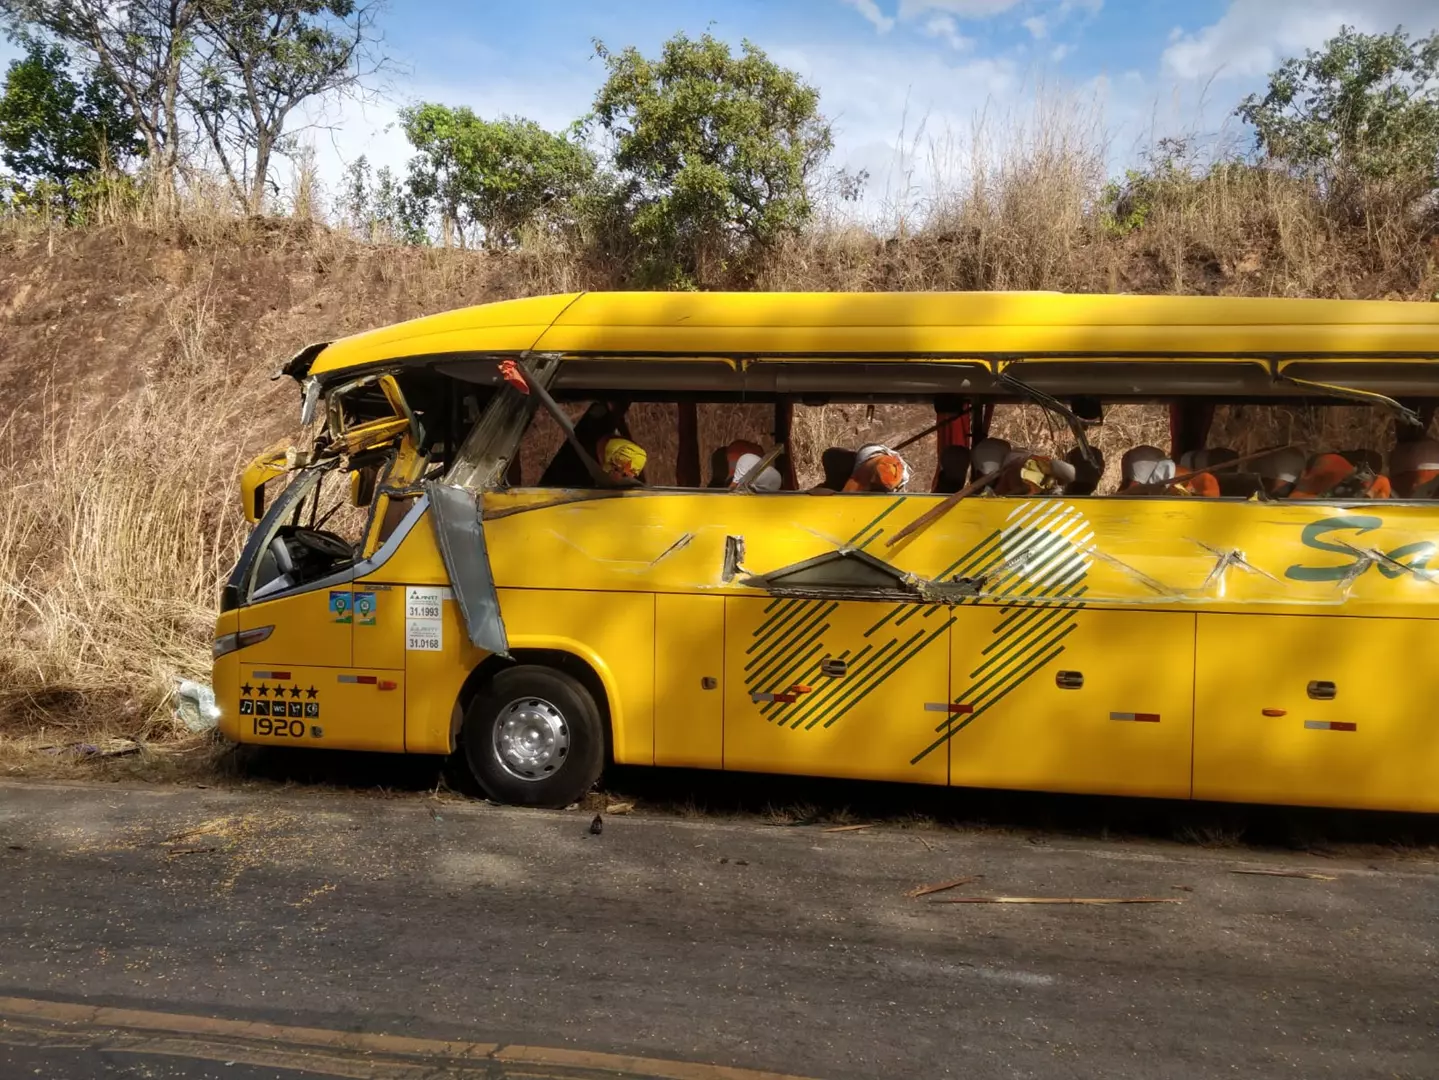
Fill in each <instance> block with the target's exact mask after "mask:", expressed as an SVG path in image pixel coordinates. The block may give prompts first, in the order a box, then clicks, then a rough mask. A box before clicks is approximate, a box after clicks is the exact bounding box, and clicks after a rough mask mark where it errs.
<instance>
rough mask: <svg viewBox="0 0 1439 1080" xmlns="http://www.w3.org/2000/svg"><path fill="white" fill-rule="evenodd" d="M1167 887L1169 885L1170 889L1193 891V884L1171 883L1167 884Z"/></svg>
mask: <svg viewBox="0 0 1439 1080" xmlns="http://www.w3.org/2000/svg"><path fill="white" fill-rule="evenodd" d="M1169 887H1170V888H1171V889H1179V890H1181V891H1183V892H1193V891H1194V886H1193V885H1171V886H1169Z"/></svg>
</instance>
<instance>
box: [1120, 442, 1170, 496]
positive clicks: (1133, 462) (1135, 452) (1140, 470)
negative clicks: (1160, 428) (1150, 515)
mask: <svg viewBox="0 0 1439 1080" xmlns="http://www.w3.org/2000/svg"><path fill="white" fill-rule="evenodd" d="M1119 473H1120V482H1121V484H1123V485H1124V486H1128V485H1131V484H1159V483H1163V482H1164V481H1166V480H1173V479H1174V473H1175V469H1174V462H1173V461H1171V460H1170V458H1169V455H1168V454H1166V453H1165V452H1164V451H1163V450H1161V449H1159V447H1157V446H1136V447H1133V448H1131V449H1129V450H1126V451H1125V453H1124V457H1122V458H1120V461H1119Z"/></svg>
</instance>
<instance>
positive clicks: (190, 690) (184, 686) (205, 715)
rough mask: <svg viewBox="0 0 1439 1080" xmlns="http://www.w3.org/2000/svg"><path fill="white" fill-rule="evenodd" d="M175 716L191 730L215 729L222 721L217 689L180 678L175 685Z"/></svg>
mask: <svg viewBox="0 0 1439 1080" xmlns="http://www.w3.org/2000/svg"><path fill="white" fill-rule="evenodd" d="M175 718H176V719H177V720H179V721H180V723H182V724H184V725H185V727H186V729H187V730H189V731H194V732H201V731H210V730H211V729H213V728H214V727H215V726H216V725H217V724H218V723H219V722H220V707H219V706H218V705H216V704H215V691H214V690H212V689H211V688H210V687H209V686H208V685H206V684H205V683H200V682H195V681H193V680H191V679H180V680H179V681H178V683H177V684H176V686H175Z"/></svg>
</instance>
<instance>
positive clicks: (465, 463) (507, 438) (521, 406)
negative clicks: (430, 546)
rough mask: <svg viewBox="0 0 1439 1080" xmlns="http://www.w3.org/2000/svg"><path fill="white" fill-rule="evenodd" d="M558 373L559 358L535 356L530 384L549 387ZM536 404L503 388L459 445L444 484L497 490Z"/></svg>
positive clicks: (513, 391)
mask: <svg viewBox="0 0 1439 1080" xmlns="http://www.w3.org/2000/svg"><path fill="white" fill-rule="evenodd" d="M559 370H560V358H559V357H558V356H555V355H553V354H545V355H542V356H537V357H534V358H533V360H532V362H531V363H530V364H529V373H530V383H531V385H532V386H542V387H548V386H549V385H550V384H551V383H552V382H554V380H555V376H556V375H557V374H559ZM537 405H538V402H537V400H536V399H535V398H534V397H533V396H531V395H526V394H522V393H520V392H519V391H518V390H516V389H514V387H511V386H508V385H507V386H504V387H502V388H501V389H500V390H499V392H498V393H496V394H495V396H494V398H493V399H492V400H491V401H490V403H489V404H488V405H487V406H485V412H484V415H483V416H481V417H480V419H479V422H478V423H476V424H475V426H474V428H473V429H472V430H471V431H470V433H469V435H467V436H466V437H465V441H464V442H463V443H462V444H461V445H460V450H459V453H457V454H456V455H455V460H454V462H453V463H452V464H451V465H450V471H449V472H448V473H447V474H446V475H445V482H446V483H447V484H453V485H455V486H457V487H462V488H471V489H485V488H492V487H498V486H499V485H500V483H501V482H502V481H503V479H504V476H505V471H506V470H507V469H508V468H509V467H510V458H511V457H512V456H513V455H514V452H515V447H516V446H518V445H519V443H520V436H521V435H523V434H524V431H525V427H526V426H527V425H528V424H529V422H530V417H531V415H533V413H534V411H535V408H536V406H537Z"/></svg>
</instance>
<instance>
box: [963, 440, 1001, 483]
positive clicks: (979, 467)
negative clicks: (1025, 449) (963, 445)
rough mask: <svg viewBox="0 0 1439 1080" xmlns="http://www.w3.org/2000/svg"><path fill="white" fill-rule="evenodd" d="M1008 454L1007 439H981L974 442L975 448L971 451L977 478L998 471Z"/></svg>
mask: <svg viewBox="0 0 1439 1080" xmlns="http://www.w3.org/2000/svg"><path fill="white" fill-rule="evenodd" d="M1008 455H1009V443H1008V441H1007V440H1005V439H980V440H979V442H977V443H975V444H974V450H973V451H971V452H970V460H971V461H972V462H973V463H974V475H975V479H978V478H979V477H981V476H988V475H989V474H990V473H992V472H998V471H999V469H1000V466H1002V465H1003V464H1004V459H1005V458H1006V457H1007V456H1008Z"/></svg>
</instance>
